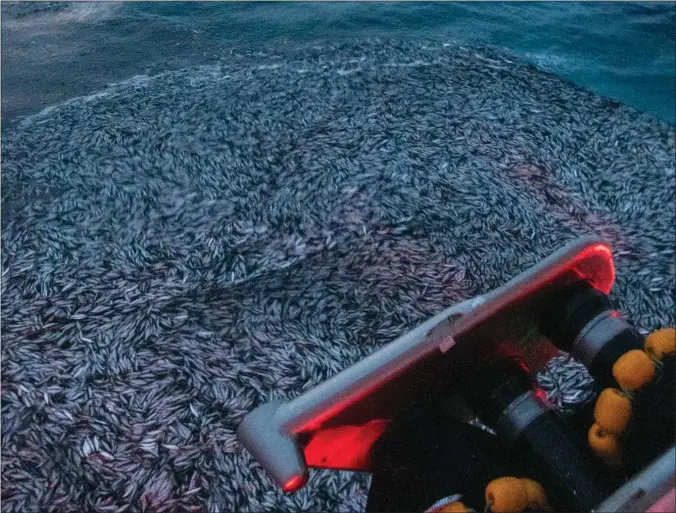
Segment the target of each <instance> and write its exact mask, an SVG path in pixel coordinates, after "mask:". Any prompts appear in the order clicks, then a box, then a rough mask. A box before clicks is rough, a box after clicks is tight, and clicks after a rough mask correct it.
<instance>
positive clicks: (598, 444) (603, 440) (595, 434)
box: [587, 424, 621, 466]
mask: <svg viewBox="0 0 676 513" xmlns="http://www.w3.org/2000/svg"><path fill="white" fill-rule="evenodd" d="M587 439H588V440H589V446H590V447H591V448H592V450H593V451H594V452H595V453H596V455H597V456H598V457H599V458H601V459H602V460H604V461H605V462H606V463H607V464H608V465H613V466H617V465H620V462H621V451H620V441H619V440H618V438H617V437H616V436H615V435H613V434H612V433H606V432H604V431H603V429H602V428H601V426H599V425H598V424H593V425H592V427H591V428H590V429H589V434H588V436H587Z"/></svg>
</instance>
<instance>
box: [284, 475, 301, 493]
mask: <svg viewBox="0 0 676 513" xmlns="http://www.w3.org/2000/svg"><path fill="white" fill-rule="evenodd" d="M304 484H305V477H304V476H293V477H292V478H291V479H289V480H288V481H287V482H286V483H284V486H282V490H283V491H284V492H285V493H292V492H296V491H298V490H300V489H301V488H302V487H303V485H304Z"/></svg>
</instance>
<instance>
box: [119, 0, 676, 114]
mask: <svg viewBox="0 0 676 513" xmlns="http://www.w3.org/2000/svg"><path fill="white" fill-rule="evenodd" d="M129 8H130V9H131V10H133V11H136V12H137V13H138V14H139V15H142V16H146V17H149V18H151V19H154V20H155V22H156V23H157V22H160V21H161V22H164V23H170V24H171V23H174V24H177V25H181V24H182V25H183V26H184V28H186V27H190V28H191V29H192V30H197V31H199V32H201V34H200V36H201V37H204V38H206V39H211V40H214V41H218V42H220V43H223V44H228V45H231V44H236V45H239V46H263V45H267V44H281V43H284V42H285V41H286V42H287V43H289V42H294V41H303V42H311V41H318V42H320V41H321V42H334V41H345V40H360V39H361V40H363V39H365V38H373V37H381V38H397V39H429V40H444V41H457V42H459V43H465V44H490V45H496V46H500V47H503V48H505V49H507V50H508V51H509V52H510V53H512V54H514V55H516V56H520V57H521V58H523V59H525V60H528V61H530V62H532V63H534V64H536V65H538V66H539V67H541V68H543V69H546V70H548V71H551V72H553V73H556V74H557V75H559V76H562V77H565V78H568V79H570V80H572V81H573V82H575V83H577V84H580V85H582V86H584V87H587V88H588V89H591V90H593V91H595V92H597V93H599V94H601V95H603V96H606V97H610V98H614V99H617V100H620V101H622V102H623V103H626V104H628V105H631V106H633V107H635V108H637V109H639V110H642V111H647V112H650V113H653V114H655V115H657V116H659V117H660V118H662V119H664V120H667V121H670V122H673V121H674V115H675V113H674V111H675V103H674V97H675V94H676V78H675V66H676V64H675V57H674V53H675V51H674V48H675V46H674V45H675V44H676V43H675V37H674V27H675V24H676V8H675V4H674V3H624V2H580V3H579V2H515V3H503V2H490V3H489V2H462V3H461V2H458V3H370V2H369V3H352V2H350V3H342V2H341V3H335V2H329V3H245V4H211V3H205V4H190V5H187V4H183V3H138V4H129Z"/></svg>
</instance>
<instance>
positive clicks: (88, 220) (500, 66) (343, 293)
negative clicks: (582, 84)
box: [2, 41, 676, 513]
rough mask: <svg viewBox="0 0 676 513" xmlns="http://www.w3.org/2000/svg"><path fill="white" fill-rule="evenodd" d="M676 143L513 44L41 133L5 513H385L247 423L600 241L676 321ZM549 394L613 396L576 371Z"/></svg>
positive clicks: (143, 94) (19, 315) (100, 114)
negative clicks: (273, 467) (583, 242)
mask: <svg viewBox="0 0 676 513" xmlns="http://www.w3.org/2000/svg"><path fill="white" fill-rule="evenodd" d="M674 147H675V145H674V130H673V126H671V125H669V124H666V123H664V122H661V121H658V120H656V119H654V118H652V117H650V116H647V115H644V114H641V113H639V112H636V111H634V110H632V109H630V108H628V107H625V106H623V105H621V104H619V103H617V102H613V101H610V100H606V99H603V98H600V97H598V96H596V95H594V94H592V93H590V92H587V91H585V90H583V89H581V88H579V87H577V86H575V85H573V84H571V83H569V82H566V81H563V80H561V79H559V78H557V77H556V76H553V75H551V74H548V73H544V72H541V71H539V70H538V69H536V68H534V67H532V66H529V65H526V64H522V63H520V62H517V61H515V60H514V59H512V58H510V57H509V56H506V55H504V54H502V53H501V52H499V51H497V50H494V49H490V48H484V47H459V46H454V45H448V44H439V43H434V44H432V43H429V44H425V43H422V42H420V43H410V42H409V43H402V42H391V41H369V42H364V43H350V44H345V45H336V46H323V47H307V48H302V49H298V48H297V49H295V50H293V49H287V48H279V49H272V50H270V51H267V52H259V53H241V54H237V53H236V52H235V53H233V54H232V55H231V56H229V57H228V58H227V59H225V60H223V62H221V63H219V64H215V65H211V66H202V67H196V68H193V69H185V70H181V71H173V72H166V73H163V74H160V75H157V76H152V77H135V78H134V79H131V80H128V81H126V82H123V83H120V84H116V85H111V86H110V87H108V88H107V89H105V90H104V91H101V92H100V93H97V94H94V95H91V96H88V97H82V98H76V99H73V100H71V101H68V102H66V103H63V104H61V105H56V106H54V107H52V108H50V109H48V110H46V111H43V112H42V113H40V114H37V115H34V116H32V117H29V118H26V119H25V120H23V121H22V122H21V123H19V124H17V125H16V126H14V127H12V129H11V130H8V131H5V133H3V140H2V209H3V211H2V228H3V230H2V266H3V268H2V273H3V275H2V391H3V392H2V394H3V396H2V455H3V457H2V477H3V491H2V499H3V510H5V511H8V512H11V511H27V510H37V509H40V510H41V511H65V510H71V509H73V508H75V509H80V510H83V511H85V510H87V511H100V512H109V513H113V512H122V511H129V512H131V511H140V510H142V509H145V510H152V511H158V512H160V511H179V510H184V511H196V510H198V509H199V508H200V507H202V509H203V510H208V511H234V510H237V511H264V510H276V511H283V510H284V511H292V510H293V511H295V510H299V509H304V510H308V511H358V510H361V509H363V508H364V506H365V499H366V493H367V491H368V476H365V475H354V474H349V473H346V472H329V471H317V472H314V473H313V475H312V478H311V480H310V483H309V485H308V486H307V487H305V488H304V489H302V490H301V491H300V492H299V493H297V494H295V495H290V496H285V495H283V494H282V493H281V491H280V490H278V489H277V488H276V487H275V486H273V485H272V483H271V482H270V481H269V480H268V479H267V477H266V476H265V474H264V473H263V472H262V470H261V468H260V466H259V465H258V464H257V463H256V462H255V461H253V460H252V458H251V456H250V455H249V454H248V453H247V452H246V451H245V450H243V449H242V448H241V446H240V445H239V444H238V443H237V440H236V438H235V429H236V427H237V425H238V423H239V422H240V420H241V419H242V417H243V416H244V415H245V413H247V412H248V411H250V410H251V409H253V408H254V407H255V406H256V405H258V404H260V403H262V402H266V401H269V400H272V399H275V398H288V397H293V396H296V395H297V394H299V393H301V392H303V391H305V390H307V389H308V388H310V387H312V386H313V385H316V384H317V383H319V382H321V381H323V380H325V379H326V378H328V377H329V376H331V375H333V374H335V373H336V372H338V371H339V370H341V369H344V368H345V367H347V366H349V365H351V364H353V363H354V362H356V361H358V360H359V359H361V358H363V357H364V356H366V355H367V354H369V353H371V352H372V351H373V350H374V349H376V348H378V347H380V346H382V345H384V344H386V343H387V342H389V341H391V340H393V339H394V338H396V337H397V336H398V335H401V334H402V333H404V332H406V331H407V330H409V329H411V328H413V327H414V326H415V325H416V324H418V323H419V322H421V321H422V320H424V319H425V318H427V317H428V316H430V315H432V314H434V313H436V312H437V311H439V310H440V309H442V308H444V307H446V306H448V305H450V304H452V303H454V302H457V301H460V300H463V299H467V298H469V297H472V296H475V295H477V294H480V293H482V292H486V291H488V290H490V289H492V288H494V287H496V286H498V285H500V284H502V283H504V282H505V281H506V280H507V279H509V278H511V277H513V276H514V275H516V274H518V273H519V272H521V271H523V270H525V269H526V268H528V267H529V266H531V265H532V264H534V263H536V262H537V261H539V260H541V259H542V258H544V257H545V256H547V255H548V254H550V253H551V252H552V251H553V250H555V249H556V248H558V247H560V246H562V245H564V244H565V243H566V242H569V241H570V240H572V239H574V238H575V237H577V236H578V235H581V234H587V233H597V234H600V235H602V236H603V237H605V238H606V239H607V241H608V242H609V243H610V244H611V245H612V247H613V249H614V251H615V257H616V264H617V284H616V287H615V289H614V291H613V298H614V300H615V301H616V302H617V304H618V305H619V307H620V309H621V311H622V312H623V313H624V314H626V315H627V316H628V317H629V318H630V319H631V320H632V321H633V322H634V323H635V324H636V325H637V326H638V327H639V329H640V330H641V331H642V332H644V333H645V332H647V331H650V330H652V329H656V328H659V327H661V326H666V325H673V324H674V318H673V312H674V288H675V284H676V278H675V270H674V246H675V228H674V201H673V199H674ZM542 380H543V384H544V385H545V386H546V387H547V388H548V390H549V391H550V396H551V397H552V399H553V400H554V402H555V403H556V404H557V405H559V406H560V407H566V406H569V405H570V403H571V402H575V401H581V400H587V399H589V390H588V389H589V380H588V376H586V375H585V374H584V371H583V370H580V368H579V366H578V365H577V364H575V363H574V362H570V360H569V359H568V358H567V357H566V356H565V355H562V356H561V357H560V358H559V359H558V360H557V361H556V362H553V365H550V372H549V373H545V374H544V375H543V376H542ZM571 380H572V381H571ZM566 383H568V386H566ZM571 383H573V386H570V384H571ZM557 394H558V395H557Z"/></svg>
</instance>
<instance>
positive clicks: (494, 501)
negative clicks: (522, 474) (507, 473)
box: [485, 477, 528, 513]
mask: <svg viewBox="0 0 676 513" xmlns="http://www.w3.org/2000/svg"><path fill="white" fill-rule="evenodd" d="M485 497H486V504H488V507H489V508H490V509H491V511H493V512H494V513H519V512H520V511H523V510H524V509H526V508H527V507H528V492H527V491H526V487H525V486H524V484H523V481H522V480H521V479H518V478H516V477H500V478H498V479H494V480H493V481H491V482H490V483H488V486H486V492H485Z"/></svg>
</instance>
